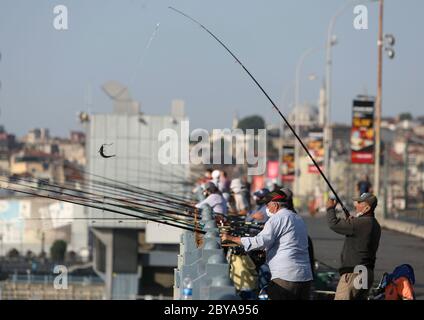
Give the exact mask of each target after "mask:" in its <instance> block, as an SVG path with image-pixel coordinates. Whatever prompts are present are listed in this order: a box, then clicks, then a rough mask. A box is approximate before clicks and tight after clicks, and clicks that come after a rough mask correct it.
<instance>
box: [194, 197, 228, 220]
mask: <svg viewBox="0 0 424 320" xmlns="http://www.w3.org/2000/svg"><path fill="white" fill-rule="evenodd" d="M205 204H208V205H209V206H210V207H211V208H212V211H213V212H216V213H221V214H224V215H226V214H227V203H226V201H225V199H224V197H223V196H222V195H220V194H219V193H212V194H210V195H209V196H208V197H207V198H206V199H205V200H203V201H201V202H199V203H198V204H196V208H202V207H203V206H204V205H205Z"/></svg>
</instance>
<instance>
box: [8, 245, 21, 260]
mask: <svg viewBox="0 0 424 320" xmlns="http://www.w3.org/2000/svg"><path fill="white" fill-rule="evenodd" d="M7 257H8V258H9V259H15V258H19V251H18V250H16V249H15V248H13V249H10V250H9V252H8V253H7Z"/></svg>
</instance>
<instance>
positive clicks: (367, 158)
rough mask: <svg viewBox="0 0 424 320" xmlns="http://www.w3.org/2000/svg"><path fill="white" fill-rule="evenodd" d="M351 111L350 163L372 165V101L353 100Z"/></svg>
mask: <svg viewBox="0 0 424 320" xmlns="http://www.w3.org/2000/svg"><path fill="white" fill-rule="evenodd" d="M352 110H353V117H352V130H351V135H350V145H351V159H352V163H374V101H372V100H354V101H353V109H352Z"/></svg>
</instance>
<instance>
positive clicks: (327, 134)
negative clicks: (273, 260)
mask: <svg viewBox="0 0 424 320" xmlns="http://www.w3.org/2000/svg"><path fill="white" fill-rule="evenodd" d="M373 1H376V0H368V2H373ZM360 2H363V1H360V0H351V1H348V2H347V3H345V4H344V5H343V6H341V7H340V8H339V9H338V10H337V11H336V13H335V14H334V15H333V16H332V17H331V19H330V23H329V24H328V30H327V40H326V46H325V47H326V60H325V116H324V123H325V125H324V172H325V174H326V175H327V178H328V180H329V181H331V172H330V159H331V154H330V153H331V151H330V150H331V148H330V140H331V92H332V91H331V89H332V86H331V85H332V82H331V80H332V79H331V78H332V66H333V55H332V47H333V46H334V45H336V43H337V41H336V38H335V37H334V34H333V31H334V27H335V24H336V21H337V18H338V17H339V16H341V15H342V14H343V13H344V12H345V11H346V10H347V9H349V8H350V7H351V6H352V5H354V4H355V3H360ZM327 191H328V187H327Z"/></svg>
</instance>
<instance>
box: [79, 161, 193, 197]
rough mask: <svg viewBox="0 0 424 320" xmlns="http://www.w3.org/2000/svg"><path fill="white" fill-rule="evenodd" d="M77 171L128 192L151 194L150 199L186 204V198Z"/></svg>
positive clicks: (84, 171)
mask: <svg viewBox="0 0 424 320" xmlns="http://www.w3.org/2000/svg"><path fill="white" fill-rule="evenodd" d="M79 171H80V172H82V173H84V174H87V175H90V176H93V177H97V178H101V179H104V180H107V181H111V182H115V183H118V184H121V185H124V186H126V187H127V188H128V190H131V191H133V192H138V191H139V190H141V191H145V192H146V193H148V194H151V195H152V197H155V198H158V197H159V195H161V196H163V197H166V198H167V201H171V200H172V201H177V202H179V203H183V204H187V200H188V199H186V198H182V197H178V196H175V195H172V194H166V193H163V192H160V191H152V190H149V189H146V188H142V187H138V186H134V185H131V184H129V183H126V182H123V181H119V180H115V179H112V178H107V177H103V176H100V175H97V174H94V173H90V172H88V171H86V170H82V169H79ZM135 190H137V191H135ZM166 198H165V199H166ZM160 199H162V200H164V199H163V198H160Z"/></svg>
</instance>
